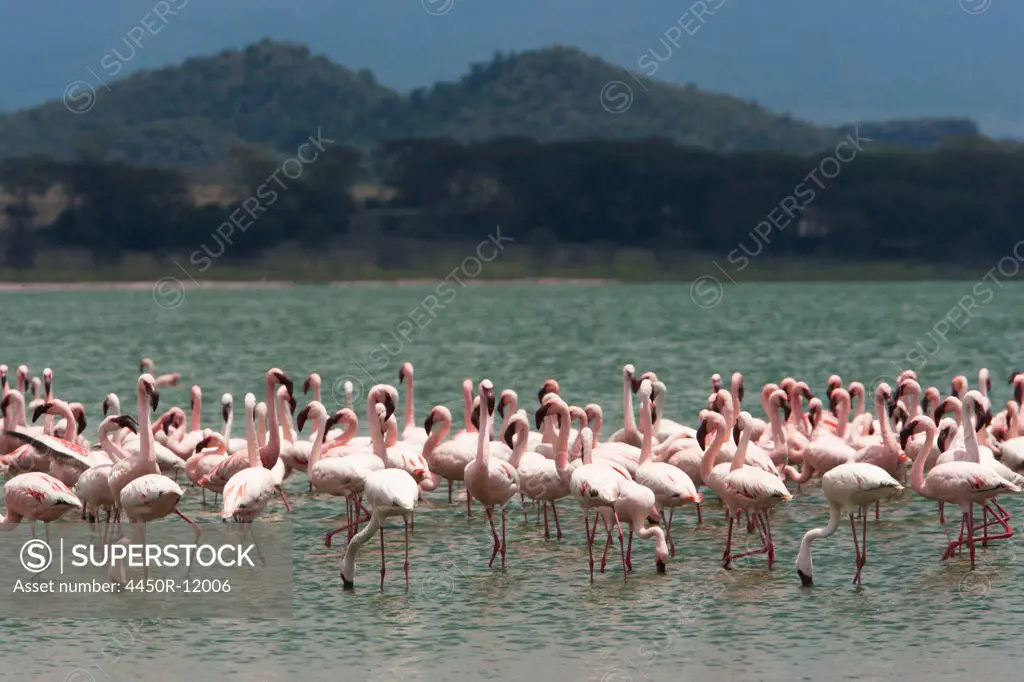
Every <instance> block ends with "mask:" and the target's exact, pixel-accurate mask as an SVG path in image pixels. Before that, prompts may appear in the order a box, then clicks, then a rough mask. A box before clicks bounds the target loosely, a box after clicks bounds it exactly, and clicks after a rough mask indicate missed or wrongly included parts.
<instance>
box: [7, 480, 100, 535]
mask: <svg viewBox="0 0 1024 682" xmlns="http://www.w3.org/2000/svg"><path fill="white" fill-rule="evenodd" d="M4 505H5V506H6V507H7V513H6V514H5V515H4V516H2V517H0V530H12V529H13V528H14V527H15V526H17V525H18V524H19V523H21V521H22V519H25V520H27V521H28V522H29V524H30V525H31V527H32V537H33V538H35V536H36V526H35V522H36V521H42V522H43V528H44V530H45V532H46V540H47V542H49V539H50V523H51V522H53V521H56V520H57V519H59V518H60V517H62V516H64V515H65V514H67V513H68V512H69V511H71V510H72V509H81V508H82V503H81V501H79V499H78V498H77V497H75V494H74V493H73V492H71V489H70V488H68V487H67V486H66V485H64V484H63V483H61V482H60V481H58V480H57V479H56V478H54V477H53V476H50V475H49V474H44V473H42V472H39V471H30V472H29V473H26V474H21V475H19V476H15V477H14V478H12V479H11V480H9V481H7V483H5V484H4Z"/></svg>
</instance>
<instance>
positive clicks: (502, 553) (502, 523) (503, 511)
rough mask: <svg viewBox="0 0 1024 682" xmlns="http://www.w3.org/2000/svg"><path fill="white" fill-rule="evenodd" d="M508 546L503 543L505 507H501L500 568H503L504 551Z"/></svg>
mask: <svg viewBox="0 0 1024 682" xmlns="http://www.w3.org/2000/svg"><path fill="white" fill-rule="evenodd" d="M507 549H508V545H507V544H506V543H505V505H501V567H502V568H505V551H506V550H507Z"/></svg>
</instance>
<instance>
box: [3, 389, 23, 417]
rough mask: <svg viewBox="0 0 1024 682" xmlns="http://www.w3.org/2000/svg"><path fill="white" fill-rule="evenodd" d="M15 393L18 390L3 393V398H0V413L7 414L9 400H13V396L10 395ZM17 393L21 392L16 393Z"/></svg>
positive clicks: (9, 404)
mask: <svg viewBox="0 0 1024 682" xmlns="http://www.w3.org/2000/svg"><path fill="white" fill-rule="evenodd" d="M15 393H18V391H11V392H9V393H7V394H6V395H4V397H3V398H0V414H7V408H9V407H10V406H11V402H13V401H14V398H12V397H11V396H13V395H14V394H15ZM18 395H21V394H20V393H18ZM24 400H25V399H24V398H22V402H24Z"/></svg>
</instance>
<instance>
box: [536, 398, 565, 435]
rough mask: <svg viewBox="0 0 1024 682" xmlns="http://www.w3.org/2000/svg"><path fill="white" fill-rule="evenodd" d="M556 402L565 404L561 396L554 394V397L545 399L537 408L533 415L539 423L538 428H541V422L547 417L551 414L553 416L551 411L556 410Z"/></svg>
mask: <svg viewBox="0 0 1024 682" xmlns="http://www.w3.org/2000/svg"><path fill="white" fill-rule="evenodd" d="M555 403H561V404H564V402H563V401H562V399H561V398H559V397H558V396H553V397H552V398H550V399H548V400H545V401H544V402H543V403H542V404H541V406H540V407H539V408H537V411H536V412H535V413H534V415H533V420H534V423H535V424H536V425H537V428H538V429H540V427H541V424H543V423H544V420H545V419H547V418H548V417H549V416H552V414H551V413H552V412H554V410H555V409H556V408H555V407H554V405H555Z"/></svg>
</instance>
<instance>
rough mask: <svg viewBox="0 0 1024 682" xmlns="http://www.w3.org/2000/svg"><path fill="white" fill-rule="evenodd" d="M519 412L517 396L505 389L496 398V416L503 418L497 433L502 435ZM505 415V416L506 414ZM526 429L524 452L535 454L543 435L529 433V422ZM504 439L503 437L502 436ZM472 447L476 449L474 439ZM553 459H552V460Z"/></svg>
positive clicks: (535, 432)
mask: <svg viewBox="0 0 1024 682" xmlns="http://www.w3.org/2000/svg"><path fill="white" fill-rule="evenodd" d="M518 411H519V395H518V394H517V393H516V392H515V391H513V390H512V389H505V390H504V391H502V392H501V396H500V397H499V398H498V414H499V415H501V416H502V417H503V418H504V420H505V421H504V423H502V425H501V428H500V429H498V433H500V434H504V433H505V432H506V431H507V430H508V425H509V423H510V421H511V419H512V417H513V416H514V415H515V414H516V413H517V412H518ZM506 413H507V414H506ZM526 428H527V430H528V431H527V440H526V450H527V451H528V452H530V451H532V452H536V450H537V446H539V445H541V444H542V443H544V434H543V433H542V432H540V431H529V428H530V422H529V420H527V422H526ZM502 437H503V438H504V436H502ZM473 446H474V447H476V442H475V439H474V443H473ZM552 459H553V458H552Z"/></svg>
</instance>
